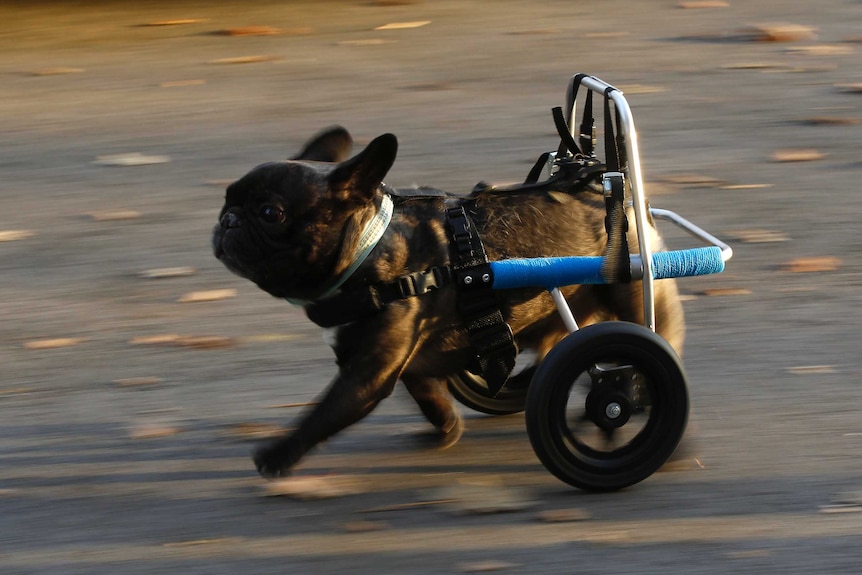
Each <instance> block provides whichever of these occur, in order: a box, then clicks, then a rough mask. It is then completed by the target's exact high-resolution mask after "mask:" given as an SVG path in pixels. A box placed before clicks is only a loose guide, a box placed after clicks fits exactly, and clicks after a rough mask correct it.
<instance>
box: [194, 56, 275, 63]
mask: <svg viewBox="0 0 862 575" xmlns="http://www.w3.org/2000/svg"><path fill="white" fill-rule="evenodd" d="M274 60H278V57H277V56H262V55H257V56H237V57H235V58H218V59H217V60H210V62H209V63H210V64H257V63H259V62H272V61H274Z"/></svg>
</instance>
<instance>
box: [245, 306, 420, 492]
mask: <svg viewBox="0 0 862 575" xmlns="http://www.w3.org/2000/svg"><path fill="white" fill-rule="evenodd" d="M381 315H389V314H381ZM405 315H407V316H408V317H406V318H405V317H404V316H402V317H399V318H398V319H397V320H396V321H390V322H388V323H387V322H386V321H383V320H384V318H383V317H379V318H375V319H376V321H374V322H367V323H366V322H363V323H364V325H363V326H359V325H356V324H351V325H350V326H347V327H344V328H341V329H340V330H339V333H338V335H337V339H336V342H335V345H334V346H333V347H334V349H335V352H336V356H337V358H338V366H339V372H338V375H337V376H336V377H335V379H334V380H333V381H332V383H331V384H330V386H329V388H328V389H327V390H326V392H325V393H324V394H323V396H322V398H321V399H320V402H319V403H318V404H317V405H315V406H314V407H313V408H312V409H311V410H309V411H308V412H306V413H305V414H304V416H303V417H302V419H301V421H300V424H299V427H298V428H297V429H296V430H295V431H293V432H292V433H290V434H289V435H287V436H285V437H283V438H280V439H277V440H275V441H274V442H272V443H270V444H267V445H265V446H263V447H262V448H260V449H258V450H257V451H256V452H255V454H254V462H255V464H256V465H257V470H258V472H260V474H261V475H263V476H264V477H269V478H274V477H282V476H285V475H287V474H288V473H289V471H290V468H291V467H293V465H295V464H296V463H297V462H298V461H299V460H300V458H302V456H303V455H305V454H306V453H307V452H308V451H309V450H311V449H312V448H313V447H314V446H315V445H317V444H319V443H321V442H323V441H325V440H326V439H328V438H329V437H331V436H332V435H335V434H336V433H338V432H339V431H341V430H343V429H344V428H346V427H348V426H349V425H352V424H353V423H356V422H357V421H359V420H360V419H362V418H363V417H365V416H366V415H368V414H369V413H371V411H372V410H373V409H374V408H375V407H376V406H377V405H378V404H379V403H380V402H381V401H382V400H383V399H385V398H386V397H388V396H389V395H390V394H391V393H392V391H393V389H394V387H395V384H396V383H397V381H398V378H399V376H400V375H401V370H402V369H403V367H404V364H405V363H406V362H407V359H408V358H409V357H410V354H411V352H412V350H413V348H414V346H415V342H416V335H415V333H416V330H415V329H414V328H413V322H412V321H411V319H412V318H411V317H410V316H413V317H415V314H405ZM390 319H392V318H390ZM369 324H372V325H369ZM370 334H371V335H370Z"/></svg>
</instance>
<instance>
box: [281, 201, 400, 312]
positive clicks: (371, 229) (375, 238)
mask: <svg viewBox="0 0 862 575" xmlns="http://www.w3.org/2000/svg"><path fill="white" fill-rule="evenodd" d="M392 211H393V204H392V198H391V197H390V196H389V194H386V193H384V194H383V200H382V201H381V202H380V210H378V212H377V214H376V215H375V216H374V217H373V218H372V219H371V221H370V222H368V223H367V224H366V225H365V229H364V230H363V231H362V235H361V236H360V237H359V243H358V244H356V248H355V249H354V250H353V258H352V259H353V261H352V263H351V264H350V266H349V267H348V268H347V269H346V270H344V273H342V274H341V275H340V276H339V277H338V278H337V279H336V280H335V281H334V282H333V283H332V285H330V286H329V287H328V288H327V289H326V290H325V291H324V292H323V293H322V294H320V295H319V296H317V298H316V300H321V299H324V298H326V297H329V296H331V295H332V294H334V293H335V292H337V291H338V288H340V287H341V286H342V284H344V282H346V281H347V280H348V279H349V278H350V276H352V275H353V273H354V272H355V271H356V270H357V269H358V268H359V266H361V265H362V262H364V261H365V259H366V258H367V257H368V254H370V253H371V251H372V250H373V249H374V248H375V247H376V246H377V243H378V242H379V241H380V238H382V237H383V234H384V233H386V228H388V227H389V222H390V221H392ZM285 299H286V300H287V301H288V302H290V303H292V304H293V305H299V306H304V305H307V304H309V303H311V300H304V299H294V298H285Z"/></svg>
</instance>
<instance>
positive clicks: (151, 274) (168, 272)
mask: <svg viewBox="0 0 862 575" xmlns="http://www.w3.org/2000/svg"><path fill="white" fill-rule="evenodd" d="M195 273H197V270H196V269H195V268H191V267H185V266H183V267H174V268H153V269H149V270H144V271H142V272H141V273H139V274H138V275H139V276H140V277H142V278H146V279H164V278H177V277H185V276H191V275H194V274H195Z"/></svg>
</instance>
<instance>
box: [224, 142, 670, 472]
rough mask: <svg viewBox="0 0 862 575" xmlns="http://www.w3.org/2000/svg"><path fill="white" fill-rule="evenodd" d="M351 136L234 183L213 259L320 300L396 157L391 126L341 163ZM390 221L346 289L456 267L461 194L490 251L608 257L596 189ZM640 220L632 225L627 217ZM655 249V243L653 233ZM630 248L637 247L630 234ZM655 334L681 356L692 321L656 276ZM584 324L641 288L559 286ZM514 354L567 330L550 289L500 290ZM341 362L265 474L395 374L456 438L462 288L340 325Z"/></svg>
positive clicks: (415, 205)
mask: <svg viewBox="0 0 862 575" xmlns="http://www.w3.org/2000/svg"><path fill="white" fill-rule="evenodd" d="M351 144H352V140H351V138H350V136H349V134H348V133H347V131H346V130H344V129H343V128H340V127H335V128H332V129H330V130H328V131H325V132H323V133H321V134H320V135H319V136H317V137H316V138H315V139H313V140H312V141H310V142H309V143H308V144H307V145H306V147H305V148H304V150H303V151H302V152H301V153H300V154H299V155H298V156H296V157H295V158H294V159H292V160H288V161H281V162H273V163H267V164H263V165H261V166H258V167H256V168H254V169H253V170H252V171H250V172H249V173H248V174H246V175H245V176H243V177H242V178H241V179H240V180H238V181H237V182H235V183H233V184H231V185H230V186H229V187H228V188H227V195H226V202H225V206H224V208H223V210H222V212H221V215H220V223H219V224H218V225H217V226H216V227H215V230H214V235H213V246H214V250H215V254H216V257H218V259H220V260H221V261H222V262H223V263H224V264H225V265H226V266H227V267H228V268H229V269H230V270H232V271H233V272H235V273H237V274H238V275H240V276H243V277H245V278H248V279H249V280H251V281H253V282H255V283H256V284H257V285H258V286H259V287H260V288H261V289H263V290H265V291H267V292H269V293H270V294H272V295H273V296H276V297H279V298H297V299H302V300H315V299H316V298H317V297H318V296H319V295H320V294H321V291H322V289H324V287H325V286H327V285H330V284H331V282H332V281H333V279H334V278H335V277H338V276H339V275H340V274H341V272H343V271H344V270H345V269H346V268H347V267H348V266H349V265H350V263H351V262H350V261H349V260H350V258H351V255H352V253H353V250H354V248H355V246H356V245H357V243H358V241H359V236H360V234H361V233H362V230H363V228H364V226H365V224H366V223H367V222H368V221H370V220H371V219H372V218H373V217H374V215H375V214H376V212H377V210H378V208H379V206H380V203H381V199H382V195H383V193H384V192H383V190H382V187H381V184H382V180H383V178H384V177H385V175H386V173H387V172H388V170H389V169H390V167H391V166H392V164H393V162H394V161H395V155H396V151H397V141H396V139H395V137H394V136H393V135H391V134H385V135H383V136H380V137H378V138H376V139H375V140H373V141H372V142H371V143H370V144H368V146H367V147H366V148H365V149H364V150H363V151H362V152H361V153H359V154H358V155H356V156H354V157H352V158H350V159H346V158H347V156H348V153H349V151H350V147H351ZM394 200H395V210H394V215H393V217H392V221H391V224H390V226H389V228H388V229H387V231H386V233H385V234H384V236H383V237H382V239H381V241H380V243H379V244H378V245H377V246H376V248H375V249H374V251H373V252H372V253H371V256H370V257H369V258H368V259H367V260H366V261H365V262H364V263H363V264H362V266H361V267H360V268H359V269H358V270H357V272H356V273H355V274H353V275H352V276H351V277H350V279H348V280H347V282H346V283H345V284H344V286H343V288H342V289H350V288H352V287H356V286H361V285H367V284H372V283H375V282H381V281H391V280H394V279H396V278H397V277H399V276H402V275H404V274H407V273H411V272H416V271H422V270H426V269H428V268H430V267H432V266H442V265H447V264H449V241H448V239H447V234H446V230H445V225H446V224H445V214H444V212H445V207H447V206H451V205H455V204H456V203H458V202H461V203H463V204H464V205H465V208H466V210H467V212H468V214H469V215H470V217H471V218H472V219H473V221H474V223H475V226H476V228H477V229H478V231H479V234H480V237H481V238H482V240H483V242H484V245H485V249H486V251H487V254H488V257H489V259H490V260H492V261H493V260H500V259H505V258H516V257H517V258H523V257H542V256H562V255H589V256H595V255H602V253H603V252H604V250H605V246H606V243H607V234H606V232H605V229H604V216H605V209H604V203H603V200H602V197H601V195H600V194H594V193H591V192H582V193H577V194H569V193H566V191H565V190H563V191H538V192H537V191H529V192H517V191H516V192H505V193H499V192H484V193H479V194H476V195H474V196H472V197H449V198H446V197H436V198H409V197H395V198H394ZM631 227H632V228H634V226H631ZM650 233H652V234H653V235H654V236H655V239H654V240H653V241H654V242H655V244H654V245H660V239H659V238H658V236H657V235H655V232H654V230H651V232H650ZM629 235H630V237H629V244H630V247H631V249H636V245H637V244H636V241H637V240H636V237H634V234H633V233H632V232H630V234H629ZM655 291H656V293H655V302H656V317H657V331H658V332H659V334H660V335H662V336H663V337H664V338H665V339H666V340H668V341H669V342H670V344H671V345H672V346H673V347H674V348H675V349H676V350H677V351H678V352H679V353H681V352H682V342H683V336H684V322H683V314H682V306H681V304H680V303H679V298H678V294H677V289H676V284H675V282H674V280H662V281H659V282H657V283H656V290H655ZM563 292H564V294H565V296H566V298H567V299H568V301H569V302H570V304H571V307H572V310H573V312H574V314H575V317H576V319H577V322H578V324H579V325H581V326H584V325H588V324H591V323H595V322H598V321H604V320H612V319H620V320H626V321H633V322H638V323H642V322H643V318H642V313H643V312H642V304H641V302H642V292H641V289H640V284H639V283H638V282H634V283H631V284H614V285H583V286H571V287H567V288H564V290H563ZM496 293H497V295H498V299H499V302H500V306H501V310H502V311H503V315H504V317H505V318H506V321H508V323H509V324H510V326H511V328H512V330H513V332H514V334H515V339H516V342H517V344H518V348H519V349H520V350H522V351H523V350H527V349H529V350H533V351H535V355H536V358H537V361H540V360H541V358H542V357H543V356H544V355H545V354H546V353H547V352H548V350H550V348H551V347H552V346H554V345H555V344H556V343H557V342H558V341H560V339H562V338H563V337H564V336H565V335H566V333H567V332H566V330H565V328H564V326H563V323H562V321H561V320H560V318H559V315H558V314H557V312H556V309H555V307H554V305H553V302H552V300H551V297H550V295H549V294H548V293H547V292H546V291H544V290H542V289H518V290H501V291H498V292H496ZM332 347H333V349H334V351H335V356H336V358H337V363H338V367H339V372H338V375H337V376H336V377H335V379H334V381H333V382H332V384H331V386H330V387H329V389H328V390H327V392H326V393H325V394H324V395H323V396H322V398H321V401H320V402H319V403H318V404H317V405H316V406H314V407H313V408H311V409H310V410H309V411H308V412H307V413H305V415H304V417H303V419H302V421H301V423H300V424H299V427H298V428H297V429H296V430H295V431H293V432H292V433H290V434H289V435H287V436H285V437H283V438H280V439H278V440H276V441H274V442H273V443H270V444H268V445H266V446H264V447H263V448H261V449H259V450H258V451H257V452H256V455H255V463H256V465H257V468H258V471H259V472H260V473H261V474H262V475H264V476H266V477H278V476H281V475H285V474H287V473H288V472H289V470H290V468H291V467H292V466H293V465H294V464H296V463H297V462H298V461H299V459H300V458H301V457H302V456H303V455H304V454H305V453H307V452H308V451H309V450H310V449H312V448H313V447H314V446H315V445H317V444H318V443H320V442H322V441H324V440H325V439H327V438H328V437H330V436H332V435H333V434H335V433H337V432H339V431H341V430H342V429H344V428H346V427H347V426H349V425H351V424H353V423H355V422H357V421H359V420H360V419H362V418H363V417H364V416H365V415H367V414H368V413H369V412H371V411H372V410H373V409H374V407H375V406H376V405H377V404H378V403H379V402H380V401H381V400H383V399H384V398H385V397H387V396H388V395H389V394H390V393H392V390H393V389H394V387H395V385H396V383H397V382H398V381H401V382H402V383H404V385H405V386H406V388H407V390H408V391H409V393H410V394H411V396H412V397H413V398H414V399H415V400H416V402H417V403H418V404H419V407H420V408H421V410H422V412H423V413H424V415H425V416H426V417H427V419H428V420H429V421H430V422H431V424H432V425H433V426H434V427H435V428H436V429H437V432H438V433H439V438H440V441H441V442H442V443H444V444H447V445H448V444H451V443H454V441H456V440H457V438H458V436H460V433H461V429H462V423H461V418H460V415H459V413H458V410H457V408H456V407H455V405H454V404H453V401H452V399H451V398H450V396H449V395H448V393H447V390H446V381H447V378H449V377H451V376H453V375H455V374H458V373H461V372H463V371H464V370H466V369H467V368H468V366H469V365H470V360H471V358H472V356H473V354H472V353H471V351H470V346H469V340H468V335H467V332H466V330H465V327H464V325H463V323H462V319H461V317H459V314H458V312H457V310H456V288H455V287H454V286H453V285H451V284H450V285H448V286H444V287H442V288H440V289H438V290H434V291H431V292H429V293H427V294H425V295H422V296H417V297H412V298H408V299H403V300H397V301H395V302H393V303H391V304H389V305H387V306H386V307H385V308H384V309H383V310H382V311H381V312H379V313H377V314H376V315H373V316H372V317H370V318H368V319H363V320H359V321H355V322H353V323H349V324H347V325H343V326H340V327H339V328H337V331H336V333H335V338H334V341H333V343H332Z"/></svg>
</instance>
